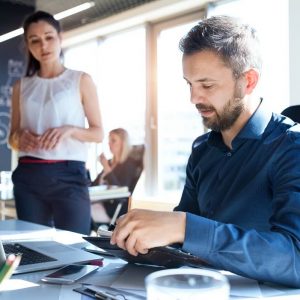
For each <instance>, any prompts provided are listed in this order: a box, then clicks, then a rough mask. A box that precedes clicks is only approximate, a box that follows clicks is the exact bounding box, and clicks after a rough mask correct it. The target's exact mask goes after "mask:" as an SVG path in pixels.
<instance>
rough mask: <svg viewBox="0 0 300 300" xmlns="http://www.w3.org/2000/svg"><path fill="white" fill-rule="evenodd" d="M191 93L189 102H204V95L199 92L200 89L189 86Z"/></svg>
mask: <svg viewBox="0 0 300 300" xmlns="http://www.w3.org/2000/svg"><path fill="white" fill-rule="evenodd" d="M190 93H191V99H190V100H191V103H192V104H198V103H202V102H204V95H203V94H202V93H201V91H199V89H198V90H196V89H195V88H193V87H191V89H190Z"/></svg>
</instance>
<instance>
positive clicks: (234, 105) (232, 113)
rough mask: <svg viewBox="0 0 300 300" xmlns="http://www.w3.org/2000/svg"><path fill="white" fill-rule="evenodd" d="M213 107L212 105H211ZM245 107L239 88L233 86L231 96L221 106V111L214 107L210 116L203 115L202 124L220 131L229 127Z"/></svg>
mask: <svg viewBox="0 0 300 300" xmlns="http://www.w3.org/2000/svg"><path fill="white" fill-rule="evenodd" d="M211 108H212V109H214V108H213V107H211ZM244 109H245V104H244V102H243V100H242V95H241V92H240V89H239V88H238V87H237V86H235V89H234V93H233V97H232V98H231V99H229V100H228V101H227V103H226V104H225V105H224V106H223V109H222V111H221V112H217V111H216V110H215V109H214V110H215V116H214V117H212V118H206V117H203V125H204V126H205V127H207V128H209V129H211V130H213V131H217V132H221V131H225V130H228V129H230V128H231V127H232V126H233V124H234V123H235V122H236V120H237V119H238V117H239V116H240V115H241V113H242V112H243V111H244Z"/></svg>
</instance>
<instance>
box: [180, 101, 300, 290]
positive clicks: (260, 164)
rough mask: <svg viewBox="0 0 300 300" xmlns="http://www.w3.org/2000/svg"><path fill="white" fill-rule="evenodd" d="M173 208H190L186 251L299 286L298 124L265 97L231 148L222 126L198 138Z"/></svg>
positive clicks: (219, 265) (228, 267)
mask: <svg viewBox="0 0 300 300" xmlns="http://www.w3.org/2000/svg"><path fill="white" fill-rule="evenodd" d="M175 210H179V211H186V212H187V220H186V233H185V240H184V244H183V249H184V250H185V251H187V252H190V253H193V254H195V255H197V256H199V257H201V258H202V259H203V260H205V261H207V262H208V263H209V264H211V265H212V266H215V267H217V268H220V269H225V270H229V271H232V272H234V273H237V274H241V275H243V276H247V277H251V278H254V279H257V280H260V281H271V282H277V283H282V284H286V285H290V286H295V287H300V243H299V241H300V125H299V124H296V123H294V122H292V121H291V120H290V119H288V118H285V117H283V116H281V115H277V114H274V113H273V114H272V113H271V112H268V111H267V110H266V109H265V108H264V105H263V104H261V105H260V107H259V108H258V109H257V111H256V112H255V113H254V114H253V115H252V117H251V118H250V119H249V120H248V122H247V124H246V125H245V126H244V127H243V129H242V130H241V131H240V132H239V134H238V135H237V136H236V137H235V138H234V140H233V142H232V150H230V149H229V148H227V147H226V145H225V144H224V143H223V140H222V136H221V134H220V133H218V132H214V131H212V132H209V133H207V134H205V135H203V136H200V137H199V138H197V139H196V140H195V141H194V143H193V150H192V154H191V156H190V158H189V162H188V166H187V178H186V184H185V187H184V190H183V194H182V198H181V201H180V203H179V205H178V206H177V207H176V209H175Z"/></svg>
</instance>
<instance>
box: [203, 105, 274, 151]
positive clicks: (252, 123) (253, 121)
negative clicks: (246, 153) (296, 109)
mask: <svg viewBox="0 0 300 300" xmlns="http://www.w3.org/2000/svg"><path fill="white" fill-rule="evenodd" d="M271 116H272V112H271V111H270V110H268V109H267V107H266V105H265V103H264V101H263V100H261V102H260V105H259V106H258V108H257V110H256V111H255V112H254V113H253V115H252V116H251V117H250V119H249V120H248V122H247V123H246V124H245V126H244V127H243V128H242V129H241V131H240V132H239V133H238V135H237V136H236V137H235V138H234V139H233V141H232V148H233V150H234V149H236V148H237V147H238V146H239V145H240V144H241V143H243V142H244V141H245V140H246V139H260V138H261V137H262V134H263V133H264V131H265V129H266V127H267V125H268V123H269V121H270V119H271ZM208 143H209V145H211V146H215V147H218V148H223V147H224V146H225V145H224V143H223V140H222V135H221V133H220V132H216V131H211V133H210V135H209V138H208Z"/></svg>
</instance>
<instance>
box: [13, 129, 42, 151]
mask: <svg viewBox="0 0 300 300" xmlns="http://www.w3.org/2000/svg"><path fill="white" fill-rule="evenodd" d="M16 134H18V136H19V138H18V149H19V150H21V151H24V152H30V151H35V150H38V149H39V148H40V146H41V142H40V139H41V137H40V136H39V135H37V134H34V133H32V132H30V131H29V130H27V129H24V130H19V131H18V132H16Z"/></svg>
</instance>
